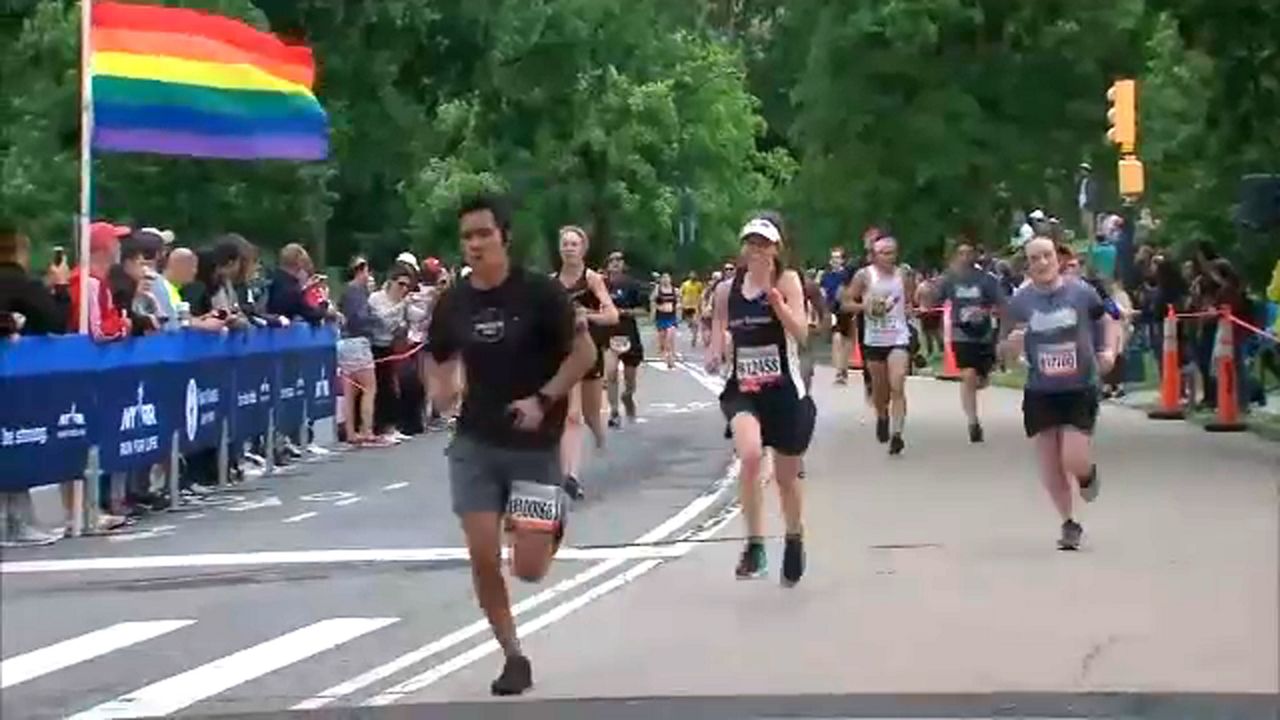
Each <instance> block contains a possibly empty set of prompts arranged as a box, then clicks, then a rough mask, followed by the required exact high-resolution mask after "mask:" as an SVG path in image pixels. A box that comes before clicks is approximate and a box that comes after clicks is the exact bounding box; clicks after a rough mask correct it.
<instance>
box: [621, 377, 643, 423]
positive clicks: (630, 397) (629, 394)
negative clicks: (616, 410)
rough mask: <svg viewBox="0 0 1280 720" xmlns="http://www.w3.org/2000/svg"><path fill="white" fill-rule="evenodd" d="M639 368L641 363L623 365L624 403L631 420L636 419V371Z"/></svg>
mask: <svg viewBox="0 0 1280 720" xmlns="http://www.w3.org/2000/svg"><path fill="white" fill-rule="evenodd" d="M639 368H640V364H639V363H635V364H631V363H624V364H623V366H622V405H623V409H624V410H626V411H627V418H628V419H630V420H635V419H636V371H637V370H639Z"/></svg>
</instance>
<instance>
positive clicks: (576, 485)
mask: <svg viewBox="0 0 1280 720" xmlns="http://www.w3.org/2000/svg"><path fill="white" fill-rule="evenodd" d="M563 487H564V492H565V494H566V495H568V496H569V497H571V498H573V499H574V500H581V499H583V498H585V497H586V496H587V493H586V492H585V491H584V490H583V489H582V483H580V482H578V478H576V477H574V476H572V475H567V476H565V479H564V486H563Z"/></svg>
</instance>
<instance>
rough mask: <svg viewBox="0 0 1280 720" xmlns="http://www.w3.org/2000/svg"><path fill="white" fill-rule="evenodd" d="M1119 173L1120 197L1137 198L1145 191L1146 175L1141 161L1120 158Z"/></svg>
mask: <svg viewBox="0 0 1280 720" xmlns="http://www.w3.org/2000/svg"><path fill="white" fill-rule="evenodd" d="M1119 171H1120V172H1119V180H1120V183H1119V185H1120V195H1121V196H1123V197H1137V196H1139V195H1141V194H1142V193H1143V192H1144V191H1145V190H1146V185H1147V180H1146V173H1145V172H1144V169H1143V167H1142V161H1141V160H1139V159H1138V158H1136V157H1133V156H1129V157H1124V158H1120V167H1119Z"/></svg>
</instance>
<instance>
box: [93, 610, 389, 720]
mask: <svg viewBox="0 0 1280 720" xmlns="http://www.w3.org/2000/svg"><path fill="white" fill-rule="evenodd" d="M398 619H399V618H331V619H328V620H322V621H320V622H317V623H313V624H311V625H308V626H306V627H303V628H299V629H297V630H294V631H293V632H291V633H288V634H285V635H281V636H280V637H277V638H273V639H271V640H268V641H266V642H263V643H260V644H258V645H254V646H253V647H251V648H245V649H244V650H241V651H239V652H235V653H232V654H230V655H227V656H225V657H222V658H219V659H217V660H214V661H213V662H210V663H207V664H205V665H201V666H200V667H198V668H194V669H192V670H188V671H186V672H184V673H181V674H178V675H174V676H172V677H169V678H165V679H164V680H160V681H159V682H155V683H152V684H150V685H147V686H146V687H143V688H139V689H138V690H134V691H133V692H131V693H129V694H127V695H122V696H120V697H118V698H116V699H115V700H111V701H108V702H105V703H103V704H101V705H98V706H96V707H93V708H90V709H88V710H85V711H84V712H82V713H79V714H77V715H74V716H73V717H72V720H102V719H103V718H138V717H156V716H162V715H171V714H173V713H176V712H178V711H179V710H182V709H183V708H187V707H190V706H191V705H194V704H195V703H198V702H200V701H201V700H204V699H205V698H209V697H212V696H214V695H217V694H218V693H221V692H224V691H226V690H230V689H231V688H233V687H236V686H237V685H242V684H244V683H246V682H249V681H250V680H253V679H254V678H257V677H261V676H263V675H266V674H267V673H271V672H274V671H276V670H279V669H280V668H283V667H287V666H289V665H292V664H293V663H296V662H299V661H301V660H305V659H307V658H309V657H311V656H312V655H316V654H318V653H320V652H323V651H325V650H328V649H330V648H333V647H337V646H338V645H341V644H343V643H345V642H348V641H350V640H354V639H355V638H358V637H360V636H361V635H364V634H366V633H370V632H373V631H374V630H378V629H380V628H383V627H386V626H387V625H390V624H391V623H394V622H396V621H397V620H398Z"/></svg>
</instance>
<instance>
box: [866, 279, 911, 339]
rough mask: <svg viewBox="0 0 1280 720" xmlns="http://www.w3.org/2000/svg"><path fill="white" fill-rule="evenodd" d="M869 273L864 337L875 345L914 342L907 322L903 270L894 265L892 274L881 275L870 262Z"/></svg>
mask: <svg viewBox="0 0 1280 720" xmlns="http://www.w3.org/2000/svg"><path fill="white" fill-rule="evenodd" d="M867 273H868V276H869V281H868V282H867V291H866V293H864V295H863V305H864V306H865V307H866V310H865V312H864V315H865V318H866V332H865V333H864V334H863V341H864V342H865V343H866V344H867V345H870V346H872V347H906V346H907V345H908V344H910V342H911V327H910V326H909V325H908V324H907V292H906V286H905V285H904V284H903V282H902V272H901V271H900V270H898V269H896V268H895V269H894V271H893V274H892V275H881V274H880V272H879V271H877V270H876V268H875V266H874V265H869V266H867ZM880 308H883V311H881V310H880Z"/></svg>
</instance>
